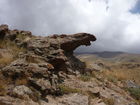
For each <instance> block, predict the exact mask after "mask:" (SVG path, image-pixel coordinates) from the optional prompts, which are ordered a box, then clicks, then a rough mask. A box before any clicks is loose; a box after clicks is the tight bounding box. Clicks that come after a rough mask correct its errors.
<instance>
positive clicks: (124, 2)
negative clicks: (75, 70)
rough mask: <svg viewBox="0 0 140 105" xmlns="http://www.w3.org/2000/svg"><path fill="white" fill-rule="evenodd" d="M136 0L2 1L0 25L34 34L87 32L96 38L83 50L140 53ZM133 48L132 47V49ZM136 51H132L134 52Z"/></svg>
mask: <svg viewBox="0 0 140 105" xmlns="http://www.w3.org/2000/svg"><path fill="white" fill-rule="evenodd" d="M136 2H137V0H91V2H88V0H61V1H60V0H41V1H39V0H23V1H19V0H0V14H1V15H0V24H3V23H7V24H9V25H10V26H11V28H18V29H25V30H31V31H32V32H33V33H34V34H39V35H48V34H54V33H58V34H61V33H66V34H71V33H77V32H88V33H93V34H95V35H96V36H97V39H98V40H97V41H96V43H95V44H93V45H92V47H88V48H80V49H79V50H80V51H81V50H82V51H83V50H85V49H86V51H95V50H121V51H129V52H140V50H139V49H138V44H140V30H139V27H140V14H132V13H131V12H130V9H132V8H133V7H134V6H135V4H136ZM132 47H133V48H132ZM132 49H133V50H132Z"/></svg>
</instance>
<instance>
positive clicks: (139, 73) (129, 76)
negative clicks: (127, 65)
mask: <svg viewBox="0 0 140 105" xmlns="http://www.w3.org/2000/svg"><path fill="white" fill-rule="evenodd" d="M102 74H103V75H104V76H105V77H107V78H108V79H109V80H111V81H112V82H113V81H114V82H116V81H118V80H119V81H123V80H134V81H135V82H136V83H138V84H140V78H139V77H140V70H139V69H134V70H123V69H118V70H106V71H103V73H102Z"/></svg>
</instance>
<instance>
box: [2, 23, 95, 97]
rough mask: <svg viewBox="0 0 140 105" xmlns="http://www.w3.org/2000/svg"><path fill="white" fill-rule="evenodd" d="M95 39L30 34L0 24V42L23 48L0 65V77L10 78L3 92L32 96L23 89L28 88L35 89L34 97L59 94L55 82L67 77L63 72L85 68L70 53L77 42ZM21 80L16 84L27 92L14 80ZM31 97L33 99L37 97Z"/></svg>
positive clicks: (79, 70)
mask: <svg viewBox="0 0 140 105" xmlns="http://www.w3.org/2000/svg"><path fill="white" fill-rule="evenodd" d="M95 40H96V38H95V36H94V35H91V34H87V33H78V34H73V35H64V34H63V35H52V36H47V37H41V36H33V35H32V33H31V32H28V31H19V30H10V29H9V28H8V26H7V25H1V26H0V41H1V43H2V42H5V43H12V44H14V46H16V47H17V50H19V49H20V48H22V49H23V50H19V52H18V54H17V55H16V58H15V56H14V54H12V56H13V60H12V61H11V62H9V64H7V65H5V66H3V67H1V70H0V72H1V74H2V76H3V79H8V80H9V81H10V82H9V83H8V84H7V86H8V87H7V88H6V93H7V94H8V95H10V96H11V97H14V96H16V97H19V98H21V97H24V96H21V95H22V94H23V93H24V92H25V93H27V95H28V96H29V98H32V96H34V95H31V92H29V89H27V88H28V87H30V88H32V89H33V90H35V91H37V93H38V94H39V95H38V97H41V98H45V97H46V96H47V95H49V94H51V95H59V94H60V93H59V91H60V90H59V88H58V86H57V85H58V84H59V83H61V82H62V81H63V80H64V78H67V75H66V74H77V73H80V72H83V70H84V69H85V65H84V63H83V62H81V61H80V60H78V59H77V58H75V57H74V56H73V51H74V50H75V49H76V48H77V47H79V46H80V45H86V46H87V45H90V42H91V41H95ZM10 46H11V44H10ZM14 46H13V47H14ZM2 47H3V48H2V49H5V50H7V51H8V50H11V49H12V46H11V47H10V49H9V48H8V46H5V45H4V46H2ZM20 80H21V81H20ZM23 80H24V82H25V83H20V84H22V85H25V86H26V87H25V86H22V87H21V88H23V89H21V90H22V91H23V90H27V92H26V91H24V92H22V91H21V93H20V92H18V85H17V84H16V81H20V82H23ZM9 86H10V87H9ZM9 88H10V89H9ZM11 90H13V91H14V92H13V91H11ZM15 90H16V91H15ZM33 90H32V91H33ZM28 92H29V94H30V95H29V94H28ZM15 94H16V95H15ZM24 95H26V94H24ZM33 99H34V100H36V99H37V97H36V98H33Z"/></svg>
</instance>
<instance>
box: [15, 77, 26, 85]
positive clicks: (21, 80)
mask: <svg viewBox="0 0 140 105" xmlns="http://www.w3.org/2000/svg"><path fill="white" fill-rule="evenodd" d="M15 84H16V85H27V84H28V80H27V79H25V78H22V79H17V80H16V81H15Z"/></svg>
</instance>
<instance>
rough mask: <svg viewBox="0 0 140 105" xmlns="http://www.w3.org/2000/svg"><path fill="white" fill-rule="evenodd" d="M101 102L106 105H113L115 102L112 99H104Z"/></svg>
mask: <svg viewBox="0 0 140 105" xmlns="http://www.w3.org/2000/svg"><path fill="white" fill-rule="evenodd" d="M103 101H104V103H105V104H106V105H114V104H115V100H114V99H113V98H104V99H103Z"/></svg>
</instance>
